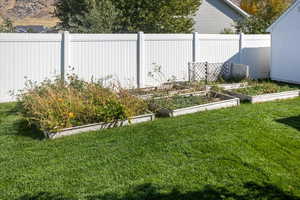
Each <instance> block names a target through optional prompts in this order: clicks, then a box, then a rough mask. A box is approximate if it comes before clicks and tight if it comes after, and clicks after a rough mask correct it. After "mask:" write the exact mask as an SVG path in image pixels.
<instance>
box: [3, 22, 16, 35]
mask: <svg viewBox="0 0 300 200" xmlns="http://www.w3.org/2000/svg"><path fill="white" fill-rule="evenodd" d="M0 32H2V33H12V32H15V28H14V26H13V24H12V21H10V20H9V19H5V20H4V22H3V24H2V25H0Z"/></svg>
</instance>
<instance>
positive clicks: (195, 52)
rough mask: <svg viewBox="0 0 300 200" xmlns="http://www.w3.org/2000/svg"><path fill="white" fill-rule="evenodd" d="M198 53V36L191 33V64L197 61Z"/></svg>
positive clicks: (195, 33)
mask: <svg viewBox="0 0 300 200" xmlns="http://www.w3.org/2000/svg"><path fill="white" fill-rule="evenodd" d="M198 53H199V34H198V33H197V32H194V33H193V62H197V61H198Z"/></svg>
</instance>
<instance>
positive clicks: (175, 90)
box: [130, 82, 206, 97]
mask: <svg viewBox="0 0 300 200" xmlns="http://www.w3.org/2000/svg"><path fill="white" fill-rule="evenodd" d="M205 90H206V87H205V85H204V84H202V83H190V82H176V83H165V84H163V85H162V86H159V87H150V88H141V89H133V90H130V93H131V94H133V95H140V96H142V95H151V96H154V97H161V96H168V95H172V94H179V93H191V92H196V91H205Z"/></svg>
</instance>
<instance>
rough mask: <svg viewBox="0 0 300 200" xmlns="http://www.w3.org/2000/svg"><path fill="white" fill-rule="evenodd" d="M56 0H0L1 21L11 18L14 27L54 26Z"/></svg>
mask: <svg viewBox="0 0 300 200" xmlns="http://www.w3.org/2000/svg"><path fill="white" fill-rule="evenodd" d="M55 1H56V0H0V21H3V19H6V18H9V19H10V20H12V21H13V23H14V25H44V26H54V25H55V24H56V23H57V22H58V19H57V18H55V17H53V16H52V13H53V11H54V6H53V4H54V3H55Z"/></svg>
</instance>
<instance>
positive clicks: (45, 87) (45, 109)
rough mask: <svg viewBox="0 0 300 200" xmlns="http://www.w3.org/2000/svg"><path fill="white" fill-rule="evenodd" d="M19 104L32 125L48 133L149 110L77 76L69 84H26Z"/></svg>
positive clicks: (46, 82) (69, 78) (68, 79)
mask: <svg viewBox="0 0 300 200" xmlns="http://www.w3.org/2000/svg"><path fill="white" fill-rule="evenodd" d="M122 91H123V90H122ZM18 105H19V106H20V108H21V111H22V112H21V113H22V115H23V116H24V118H25V119H26V120H27V121H28V122H29V123H30V124H36V125H37V126H38V127H39V128H40V129H41V130H43V131H47V132H57V131H60V130H62V129H64V128H70V127H74V126H80V125H86V124H91V123H99V122H115V121H117V120H125V119H128V118H129V117H132V116H135V115H139V114H141V113H143V112H146V108H147V107H146V106H145V105H144V102H143V101H142V100H139V99H137V98H136V97H134V96H132V95H129V94H126V95H125V92H119V93H117V92H114V91H113V90H111V89H110V88H105V87H103V86H102V85H101V84H99V83H95V82H85V81H82V80H79V79H78V77H77V76H75V75H71V76H68V78H67V81H61V80H60V79H56V80H54V81H51V80H45V81H43V82H42V83H41V84H35V83H33V82H32V81H27V83H26V87H25V89H24V90H22V91H21V92H20V94H19V95H18ZM135 105H137V106H135Z"/></svg>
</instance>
